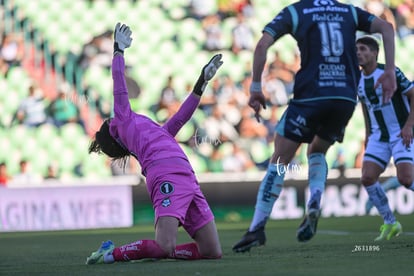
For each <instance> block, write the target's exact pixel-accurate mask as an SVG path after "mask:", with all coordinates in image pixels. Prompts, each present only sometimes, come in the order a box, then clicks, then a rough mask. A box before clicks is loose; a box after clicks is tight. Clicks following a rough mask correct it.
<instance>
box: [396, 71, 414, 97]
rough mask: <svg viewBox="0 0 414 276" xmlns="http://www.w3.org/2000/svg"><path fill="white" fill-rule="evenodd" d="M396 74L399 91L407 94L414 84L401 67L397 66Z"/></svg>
mask: <svg viewBox="0 0 414 276" xmlns="http://www.w3.org/2000/svg"><path fill="white" fill-rule="evenodd" d="M395 76H396V79H397V91H401V92H402V94H405V93H407V92H408V90H410V89H411V88H413V86H414V84H413V83H412V82H411V81H410V80H409V79H407V77H406V76H405V75H404V73H403V72H402V71H401V70H400V68H398V67H397V68H395Z"/></svg>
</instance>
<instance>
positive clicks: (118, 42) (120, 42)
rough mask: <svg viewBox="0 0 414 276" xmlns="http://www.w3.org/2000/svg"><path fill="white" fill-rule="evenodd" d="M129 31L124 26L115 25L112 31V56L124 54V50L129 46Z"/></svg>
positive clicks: (130, 39)
mask: <svg viewBox="0 0 414 276" xmlns="http://www.w3.org/2000/svg"><path fill="white" fill-rule="evenodd" d="M131 34H132V32H131V30H130V29H129V27H128V26H127V25H125V24H122V25H121V23H119V22H118V23H117V24H116V26H115V31H114V54H115V53H117V52H118V53H121V54H124V50H125V49H126V48H128V47H129V46H131V41H132V38H131Z"/></svg>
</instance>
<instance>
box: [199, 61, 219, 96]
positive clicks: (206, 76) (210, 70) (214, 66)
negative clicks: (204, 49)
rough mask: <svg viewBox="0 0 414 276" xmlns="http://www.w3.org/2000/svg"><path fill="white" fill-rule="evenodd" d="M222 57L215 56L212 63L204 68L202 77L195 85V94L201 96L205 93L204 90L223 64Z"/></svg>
mask: <svg viewBox="0 0 414 276" xmlns="http://www.w3.org/2000/svg"><path fill="white" fill-rule="evenodd" d="M221 57H222V55H221V54H217V55H215V56H213V57H212V58H211V59H210V61H209V62H208V63H207V64H206V65H205V66H204V67H203V69H202V70H201V74H200V77H199V78H198V80H197V82H196V84H195V85H194V89H193V92H194V93H195V94H197V95H199V96H201V95H202V94H203V92H204V89H205V88H206V86H207V83H208V81H209V80H211V79H212V78H213V77H214V75H215V74H216V72H217V70H218V69H219V68H220V66H221V65H222V64H223V61H222V60H221Z"/></svg>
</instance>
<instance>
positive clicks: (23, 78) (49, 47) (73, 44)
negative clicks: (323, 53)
mask: <svg viewBox="0 0 414 276" xmlns="http://www.w3.org/2000/svg"><path fill="white" fill-rule="evenodd" d="M252 2H253V4H254V12H255V14H254V15H253V16H251V17H248V18H247V21H248V24H249V25H250V27H251V28H252V29H253V30H254V32H255V34H256V39H257V38H258V36H259V35H260V31H261V28H262V27H263V25H264V24H265V23H266V22H268V21H269V20H270V19H271V18H272V17H273V16H274V15H275V14H276V12H277V11H279V10H280V8H281V7H283V6H284V5H286V4H288V3H290V2H292V1H289V0H284V1H273V2H272V8H271V9H269V7H268V5H269V1H265V0H256V1H252ZM353 2H355V1H353ZM187 4H188V1H186V0H176V1H161V0H140V1H127V0H119V1H107V0H96V1H83V0H75V1H73V0H59V1H50V0H37V1H26V0H3V1H2V6H3V8H2V9H3V17H4V22H5V24H4V27H3V30H2V32H3V34H10V33H19V34H22V35H23V37H24V47H25V58H24V61H23V64H22V66H18V67H11V68H10V69H9V71H8V73H7V76H6V75H0V110H2V116H1V118H0V125H1V126H2V127H0V139H1V143H0V147H1V152H8V153H7V158H6V157H5V156H4V155H3V156H2V158H0V159H5V160H0V161H5V162H6V163H7V165H8V168H9V171H10V172H11V173H15V172H17V169H18V162H19V160H20V159H22V158H26V159H30V160H31V161H32V163H33V164H34V165H35V166H34V169H36V170H38V171H39V172H40V173H41V174H44V172H45V170H46V168H47V165H48V164H49V163H51V162H57V163H58V164H59V168H60V173H61V176H62V177H68V178H71V177H76V176H79V175H83V176H86V177H104V176H108V175H110V168H109V166H108V162H107V160H106V159H105V158H104V157H101V156H89V155H88V154H87V150H86V149H87V146H88V142H89V136H88V135H85V134H84V132H83V130H82V129H79V126H78V125H76V124H68V125H66V126H65V127H62V128H61V129H56V128H54V127H53V126H51V125H42V126H41V127H39V128H36V129H27V128H24V127H22V126H21V125H17V126H13V127H10V128H8V126H9V125H10V122H11V120H12V118H13V115H14V112H15V111H16V109H17V106H18V104H19V102H20V100H21V99H22V98H23V97H24V96H25V93H26V91H27V88H28V87H29V85H30V84H31V83H32V82H36V83H38V84H39V85H40V87H41V88H42V89H44V90H45V94H46V97H47V98H48V99H49V100H51V99H53V98H54V97H55V96H56V93H57V91H58V90H59V89H60V87H61V86H62V85H66V84H69V86H70V88H69V89H70V90H71V91H73V92H74V93H75V94H76V96H75V97H74V98H71V99H69V100H73V101H75V102H76V103H77V104H78V105H79V107H80V108H81V114H82V117H83V119H84V121H85V123H86V127H87V130H88V134H89V135H90V134H92V133H93V132H94V131H95V130H96V129H97V127H98V126H99V125H100V122H101V121H102V118H101V116H100V115H99V112H97V103H96V101H97V100H98V99H99V101H101V102H100V104H101V105H102V106H110V105H111V104H112V102H111V93H112V80H111V75H110V71H109V68H108V64H109V63H108V62H110V58H111V56H110V55H105V50H107V49H109V52H110V51H111V47H112V42H111V41H110V40H105V35H108V34H109V37H110V38H111V34H110V32H111V30H112V28H113V25H114V22H117V21H123V22H125V23H127V24H128V25H130V26H131V29H133V30H136V31H134V37H133V38H134V41H135V42H134V44H133V46H132V48H131V50H130V51H129V52H128V59H127V62H128V66H129V67H130V69H129V70H128V73H129V74H130V77H131V78H133V79H135V80H136V81H137V82H138V83H139V84H140V86H141V87H142V93H141V95H140V96H139V99H135V100H131V102H132V101H134V102H133V106H134V108H135V111H137V112H142V113H144V114H147V115H148V116H150V117H152V118H157V119H161V118H165V116H167V115H168V114H166V113H165V111H162V112H159V113H157V114H154V113H152V112H151V110H150V107H151V106H153V105H154V104H155V103H156V102H157V100H158V98H159V97H160V93H161V89H162V86H163V85H164V81H165V80H166V79H167V77H168V76H169V75H173V76H174V78H175V81H174V85H175V87H174V88H175V90H176V91H177V96H178V97H179V98H180V99H182V98H183V97H185V95H186V94H187V92H188V91H187V90H186V85H187V84H188V83H191V84H192V82H193V81H194V77H195V76H197V75H198V72H199V70H200V68H201V66H202V65H203V64H204V63H205V62H206V61H207V60H208V59H209V58H210V56H211V53H210V52H207V51H204V50H202V45H203V42H204V41H205V34H204V33H203V30H202V22H201V20H197V19H195V18H192V17H188V16H187V9H186V8H187V6H186V5H187ZM214 12H217V7H216V10H215V11H214ZM221 24H222V28H223V29H222V31H223V32H224V34H225V36H226V37H225V40H226V44H228V42H229V41H230V36H231V29H232V27H233V26H234V25H235V19H234V18H232V17H228V18H224V19H222V22H221ZM94 39H95V40H94ZM96 40H98V42H96ZM413 40H414V36H407V37H405V38H404V40H402V39H400V38H397V64H398V65H399V66H400V67H401V68H402V70H403V71H404V72H406V74H407V77H409V78H410V79H412V78H413V77H414V64H413V63H412V62H411V61H410V59H409V58H407V57H409V56H413V55H414V48H413V47H412V45H413ZM88 43H92V44H91V45H94V44H93V43H97V45H95V46H96V47H95V48H93V47H92V48H88V49H87V50H91V51H92V50H94V51H101V52H102V51H103V53H104V54H103V55H101V56H100V59H94V60H93V61H92V60H87V61H88V62H87V63H86V64H84V65H81V64H80V62H79V61H80V57H81V56H82V54H85V53H84V52H83V51H84V50H85V49H86V48H85V45H88ZM108 43H109V44H108ZM108 47H109V48H108ZM274 48H275V49H278V52H279V53H280V54H281V58H282V59H283V60H284V61H286V62H291V61H292V60H293V57H294V53H295V51H296V48H295V43H294V41H293V39H291V38H289V37H286V38H284V39H282V40H281V41H279V42H278V44H277V46H276V47H274ZM221 52H222V53H223V60H224V62H225V66H223V68H222V69H220V71H219V78H220V77H224V76H230V78H232V79H233V80H234V82H236V83H238V84H239V83H240V82H241V81H242V78H243V77H244V76H245V75H246V74H249V71H248V70H249V69H248V68H249V66H250V62H251V55H252V53H251V52H250V51H242V52H240V53H239V54H238V55H235V54H233V53H232V52H231V50H230V49H227V48H226V49H224V50H222V51H221ZM93 57H94V58H96V55H93ZM86 88H89V89H86ZM86 91H88V92H86ZM85 93H89V94H85ZM217 104H221V103H217ZM223 108H224V109H225V108H226V105H223ZM278 112H280V113H279V114H281V112H283V108H280V109H279V111H278ZM206 117H207V115H206V114H204V113H203V112H202V111H201V110H198V111H197V112H196V114H195V115H194V118H193V120H192V122H191V123H190V124H189V125H188V126H186V127H185V128H184V129H183V130H182V131H181V132H180V133H179V135H178V137H177V139H178V141H179V142H180V143H181V145H182V147H183V149H184V150H185V151H186V152H187V153H188V154H189V156H190V160H191V162H192V163H193V165H194V167H195V169H196V171H197V172H206V171H208V170H209V166H208V162H209V157H210V156H208V154H211V153H212V152H213V151H212V150H211V147H209V146H211V145H207V146H205V147H202V148H201V147H200V148H198V149H197V148H196V147H195V146H194V144H192V143H191V140H192V138H194V133H195V131H197V129H198V128H199V127H200V126H201V125H202V122H204V120H205V119H206ZM363 124H364V122H363V118H362V115H361V110H360V107H359V106H358V107H357V111H356V112H355V114H354V116H353V118H352V120H351V123H350V125H349V128H348V130H347V133H346V136H345V141H344V143H343V144H340V145H336V146H335V147H334V149H332V150H331V151H330V152H329V154H328V163H329V164H331V163H332V162H333V160H334V158H335V153H336V150H337V149H338V148H343V149H346V160H347V161H346V162H347V166H348V167H352V166H353V159H354V156H355V154H356V153H357V151H358V150H359V145H360V141H361V139H363V135H364V132H363V126H364V125H363ZM232 142H234V143H239V142H238V141H232ZM251 142H252V143H251V144H250V145H247V146H246V145H244V144H243V146H244V148H245V150H246V151H247V152H248V153H250V156H251V159H252V160H253V161H254V162H255V163H256V164H260V163H263V162H265V161H266V159H267V158H268V157H269V156H270V154H271V152H272V145H271V144H268V143H267V142H266V141H262V140H260V139H257V140H254V141H251ZM217 146H218V148H221V152H222V154H231V153H228V151H227V148H226V143H222V144H219V145H217ZM305 153H306V150H304V149H301V150H300V152H299V156H298V160H300V161H301V162H304V163H305V162H306V158H305ZM80 171H81V172H80Z"/></svg>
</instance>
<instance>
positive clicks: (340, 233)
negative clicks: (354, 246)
mask: <svg viewBox="0 0 414 276" xmlns="http://www.w3.org/2000/svg"><path fill="white" fill-rule="evenodd" d="M317 233H318V234H325V235H333V236H347V235H352V234H353V233H356V232H349V231H339V230H318V231H317ZM358 233H359V234H360V233H361V232H358ZM364 233H365V234H367V235H375V234H378V232H364ZM401 235H406V236H414V232H402V233H401Z"/></svg>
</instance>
